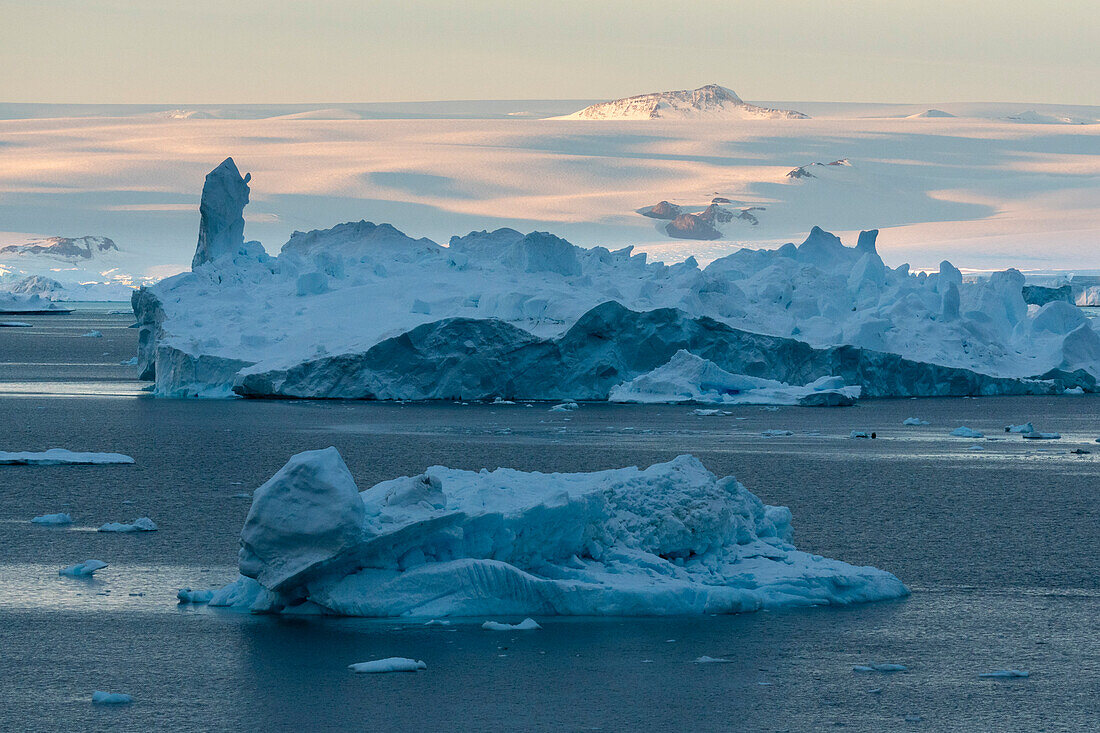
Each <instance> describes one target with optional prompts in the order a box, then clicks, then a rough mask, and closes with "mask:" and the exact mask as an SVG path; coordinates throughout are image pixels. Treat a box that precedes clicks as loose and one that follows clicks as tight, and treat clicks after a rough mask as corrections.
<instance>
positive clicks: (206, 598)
mask: <svg viewBox="0 0 1100 733" xmlns="http://www.w3.org/2000/svg"><path fill="white" fill-rule="evenodd" d="M213 597H214V591H213V590H191V589H190V588H180V590H179V592H178V593H176V598H177V599H179V602H180V603H194V604H196V605H201V604H205V603H210V600H211V599H212V598H213Z"/></svg>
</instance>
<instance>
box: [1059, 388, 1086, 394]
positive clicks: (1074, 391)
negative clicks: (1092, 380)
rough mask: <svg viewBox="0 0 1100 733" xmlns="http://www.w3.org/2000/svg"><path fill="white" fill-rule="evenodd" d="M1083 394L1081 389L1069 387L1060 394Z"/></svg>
mask: <svg viewBox="0 0 1100 733" xmlns="http://www.w3.org/2000/svg"><path fill="white" fill-rule="evenodd" d="M1084 393H1085V390H1084V389H1083V388H1081V387H1069V388H1068V389H1066V390H1065V391H1063V392H1062V394H1074V395H1080V394H1084Z"/></svg>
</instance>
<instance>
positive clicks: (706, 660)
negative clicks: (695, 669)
mask: <svg viewBox="0 0 1100 733" xmlns="http://www.w3.org/2000/svg"><path fill="white" fill-rule="evenodd" d="M729 661H730V660H728V659H723V658H722V657H708V656H706V655H704V656H701V657H698V658H696V660H695V664H724V663H726V662H729ZM761 684H766V683H761Z"/></svg>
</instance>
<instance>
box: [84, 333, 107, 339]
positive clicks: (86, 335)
mask: <svg viewBox="0 0 1100 733" xmlns="http://www.w3.org/2000/svg"><path fill="white" fill-rule="evenodd" d="M80 337H81V338H88V339H101V338H103V334H102V333H100V332H99V331H88V333H82V334H80Z"/></svg>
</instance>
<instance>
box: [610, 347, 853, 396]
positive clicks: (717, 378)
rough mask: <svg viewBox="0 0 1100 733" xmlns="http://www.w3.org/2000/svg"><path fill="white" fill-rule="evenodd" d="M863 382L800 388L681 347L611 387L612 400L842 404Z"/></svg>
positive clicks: (827, 380) (825, 381) (832, 380)
mask: <svg viewBox="0 0 1100 733" xmlns="http://www.w3.org/2000/svg"><path fill="white" fill-rule="evenodd" d="M859 392H860V388H859V387H852V386H845V385H844V384H843V382H842V381H841V380H839V379H837V378H836V377H821V378H820V379H818V380H816V381H814V382H812V383H810V384H807V385H806V386H804V387H799V386H795V385H790V384H784V383H783V382H777V381H775V380H774V379H760V378H759V377H749V376H746V375H744V374H730V373H729V372H727V371H726V370H725V369H722V368H721V367H719V366H718V365H717V364H715V363H714V362H712V361H708V360H706V359H702V358H700V357H698V356H696V355H695V354H692V353H691V352H689V351H683V350H681V351H677V352H676V354H675V355H673V357H672V358H671V359H670V360H669V362H668V363H667V364H665V365H663V366H660V367H657V368H656V369H654V370H653V371H651V372H647V373H645V374H642V375H641V376H638V377H635V378H634V379H632V380H630V381H629V382H626V383H624V384H621V385H619V386H618V387H615V388H613V389H612V390H611V394H610V395H609V396H608V400H610V401H611V402H643V403H669V402H708V403H718V404H723V405H803V406H806V407H841V406H847V405H852V404H855V401H856V400H857V399H858V398H859Z"/></svg>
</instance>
